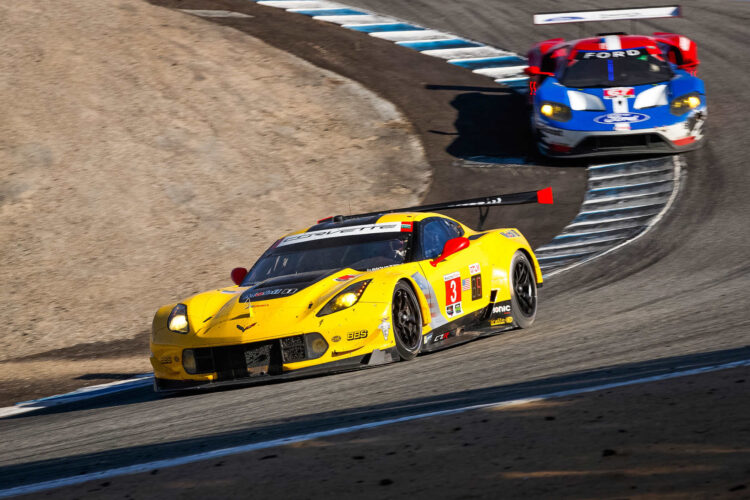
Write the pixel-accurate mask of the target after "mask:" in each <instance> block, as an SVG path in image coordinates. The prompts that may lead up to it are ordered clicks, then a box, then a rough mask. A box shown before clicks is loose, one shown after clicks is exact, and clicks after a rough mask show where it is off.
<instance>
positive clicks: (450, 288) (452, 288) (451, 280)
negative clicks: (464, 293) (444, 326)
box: [443, 272, 461, 316]
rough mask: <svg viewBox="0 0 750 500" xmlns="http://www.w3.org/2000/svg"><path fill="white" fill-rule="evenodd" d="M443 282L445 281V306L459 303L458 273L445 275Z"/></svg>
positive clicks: (459, 278) (459, 280)
mask: <svg viewBox="0 0 750 500" xmlns="http://www.w3.org/2000/svg"><path fill="white" fill-rule="evenodd" d="M443 281H445V305H447V306H449V305H451V304H455V303H457V302H461V274H460V273H458V272H455V273H450V274H447V275H445V276H443ZM449 316H450V315H449Z"/></svg>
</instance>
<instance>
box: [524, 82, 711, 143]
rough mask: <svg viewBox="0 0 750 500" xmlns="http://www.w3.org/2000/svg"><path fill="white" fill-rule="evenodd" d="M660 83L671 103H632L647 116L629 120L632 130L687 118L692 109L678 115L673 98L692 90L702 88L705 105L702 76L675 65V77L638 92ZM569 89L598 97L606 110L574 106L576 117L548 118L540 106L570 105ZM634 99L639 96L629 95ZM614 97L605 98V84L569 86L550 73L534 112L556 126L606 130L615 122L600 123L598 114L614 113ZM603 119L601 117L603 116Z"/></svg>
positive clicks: (640, 87)
mask: <svg viewBox="0 0 750 500" xmlns="http://www.w3.org/2000/svg"><path fill="white" fill-rule="evenodd" d="M658 85H667V89H668V90H667V104H665V105H662V106H656V107H652V108H646V109H632V104H631V106H630V109H629V113H630V114H640V115H644V116H645V117H647V118H646V119H644V120H643V121H638V122H629V123H630V127H631V129H632V130H639V129H648V128H654V127H662V126H665V125H674V124H676V123H680V122H684V121H686V120H687V119H688V118H689V117H690V115H691V113H685V114H683V115H681V116H676V115H674V114H672V113H671V112H670V111H669V102H671V101H672V99H674V98H676V97H680V96H683V95H685V94H690V93H692V92H698V93H699V94H700V95H701V97H702V99H703V102H704V104H703V106H705V90H704V85H703V80H701V79H700V78H698V77H695V76H691V75H690V74H689V73H687V72H686V71H681V70H677V69H675V75H674V77H672V79H671V80H669V81H667V82H663V83H654V84H648V85H636V86H634V87H633V88H634V89H635V96H636V97H637V96H638V95H639V94H640V93H641V92H643V91H644V90H647V89H650V88H652V87H656V86H658ZM568 90H575V91H578V92H583V93H585V94H590V95H593V96H596V97H598V98H599V99H600V100H601V102H602V103H603V104H604V107H605V109H606V110H605V111H576V110H572V111H571V112H572V118H571V119H570V120H568V121H566V122H560V121H557V120H553V119H550V118H547V117H545V116H543V115H541V114H539V107H540V106H541V104H542V103H543V102H545V101H546V102H558V103H560V104H565V105H567V106H570V100H569V99H568V92H567V91H568ZM628 100H629V101H630V102H631V103H632V102H634V101H635V99H634V98H633V99H628ZM613 103H614V99H604V89H603V88H583V89H581V88H574V87H565V86H564V85H562V84H561V83H560V82H559V81H558V80H557V78H555V77H553V76H550V77H548V78H547V79H545V80H544V82H542V84H541V85H540V86H539V87H538V89H537V92H536V96H535V97H534V104H535V105H534V112H535V113H537V114H539V118H541V119H542V120H544V121H545V122H546V123H548V124H549V125H551V126H553V127H555V128H561V129H567V130H590V131H592V132H605V131H611V130H612V129H613V126H612V125H611V124H605V123H598V122H597V121H595V120H596V118H597V117H600V116H602V115H606V114H609V113H614V109H613ZM600 121H601V120H600Z"/></svg>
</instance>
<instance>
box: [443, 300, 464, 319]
mask: <svg viewBox="0 0 750 500" xmlns="http://www.w3.org/2000/svg"><path fill="white" fill-rule="evenodd" d="M462 312H463V309H462V307H461V303H460V302H457V303H455V304H452V305H450V306H447V307H446V308H445V314H446V315H447V316H448V317H449V318H452V317H453V316H458V315H459V314H461V313H462Z"/></svg>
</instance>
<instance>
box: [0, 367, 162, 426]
mask: <svg viewBox="0 0 750 500" xmlns="http://www.w3.org/2000/svg"><path fill="white" fill-rule="evenodd" d="M153 383H154V375H153V374H152V373H144V374H142V375H136V376H135V377H133V378H129V379H127V380H120V381H117V382H111V383H109V384H100V385H91V386H88V387H82V388H80V389H76V390H75V391H73V392H68V393H65V394H58V395H56V396H49V397H46V398H40V399H32V400H31V401H23V402H21V403H16V404H15V405H13V406H8V407H6V408H0V418H4V417H12V416H14V415H20V414H22V413H28V412H30V411H35V410H42V409H44V408H51V407H53V406H58V405H63V404H67V403H73V402H75V401H83V400H86V399H91V398H96V397H99V396H106V395H108V394H115V393H118V392H122V391H128V390H131V389H138V388H141V387H148V386H151V385H153Z"/></svg>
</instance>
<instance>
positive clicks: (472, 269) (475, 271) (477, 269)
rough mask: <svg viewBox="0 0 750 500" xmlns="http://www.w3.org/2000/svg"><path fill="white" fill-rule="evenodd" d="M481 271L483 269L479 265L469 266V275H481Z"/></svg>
mask: <svg viewBox="0 0 750 500" xmlns="http://www.w3.org/2000/svg"><path fill="white" fill-rule="evenodd" d="M481 270H482V268H481V267H480V266H479V264H472V265H470V266H469V274H479V273H480V272H481Z"/></svg>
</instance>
